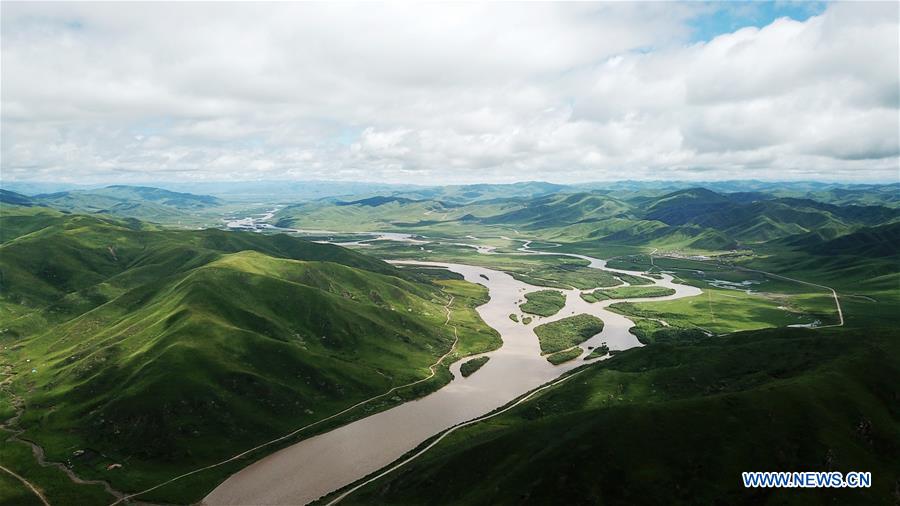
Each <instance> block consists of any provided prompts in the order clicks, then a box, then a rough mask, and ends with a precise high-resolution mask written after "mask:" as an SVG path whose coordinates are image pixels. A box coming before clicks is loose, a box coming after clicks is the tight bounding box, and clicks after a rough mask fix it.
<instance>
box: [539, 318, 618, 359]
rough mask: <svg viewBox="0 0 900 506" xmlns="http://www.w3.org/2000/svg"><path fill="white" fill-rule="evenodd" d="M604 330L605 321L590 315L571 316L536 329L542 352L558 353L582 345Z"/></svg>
mask: <svg viewBox="0 0 900 506" xmlns="http://www.w3.org/2000/svg"><path fill="white" fill-rule="evenodd" d="M602 330H603V320H601V319H600V318H597V317H596V316H592V315H588V314H579V315H575V316H569V317H567V318H563V319H562V320H557V321H555V322H550V323H545V324H543V325H539V326H537V327H535V329H534V333H535V334H537V336H538V339H539V341H540V343H541V352H543V353H556V352H558V351H562V350H565V349H568V348H571V347H572V346H575V345H578V344H581V343H583V342H585V341H587V340H588V339H590V338H591V337H593V336H594V335H596V334H598V333H599V332H600V331H602Z"/></svg>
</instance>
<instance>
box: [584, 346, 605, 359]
mask: <svg viewBox="0 0 900 506" xmlns="http://www.w3.org/2000/svg"><path fill="white" fill-rule="evenodd" d="M607 353H609V346H607V345H605V344H604V345H601V346H597V347H596V348H594V349H593V350H591V352H590V353H588V355H587V356H586V357H584V359H585V360H591V359H592V358H599V357H602V356H604V355H606V354H607Z"/></svg>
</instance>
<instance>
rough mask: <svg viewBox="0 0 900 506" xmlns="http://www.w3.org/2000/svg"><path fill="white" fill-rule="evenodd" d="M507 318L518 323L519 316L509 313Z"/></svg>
mask: <svg viewBox="0 0 900 506" xmlns="http://www.w3.org/2000/svg"><path fill="white" fill-rule="evenodd" d="M509 319H510V320H512V321H514V322H516V323H519V316H518V315H516V314H515V313H509Z"/></svg>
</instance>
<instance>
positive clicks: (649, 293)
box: [581, 286, 675, 302]
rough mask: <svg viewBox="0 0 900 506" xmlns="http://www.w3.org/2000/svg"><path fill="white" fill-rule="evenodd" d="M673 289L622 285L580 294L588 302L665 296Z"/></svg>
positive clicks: (673, 291) (671, 292) (672, 291)
mask: <svg viewBox="0 0 900 506" xmlns="http://www.w3.org/2000/svg"><path fill="white" fill-rule="evenodd" d="M674 293H675V290H673V289H671V288H668V287H665V286H623V287H622V288H608V289H604V290H594V291H593V292H586V293H582V294H581V298H582V299H584V300H586V301H588V302H599V301H601V300H608V299H635V298H641V297H665V296H667V295H672V294H674Z"/></svg>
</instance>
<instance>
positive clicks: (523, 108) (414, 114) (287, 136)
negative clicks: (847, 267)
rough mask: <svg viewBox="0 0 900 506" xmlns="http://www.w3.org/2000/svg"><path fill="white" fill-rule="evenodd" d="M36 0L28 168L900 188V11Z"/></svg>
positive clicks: (53, 172)
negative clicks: (721, 15)
mask: <svg viewBox="0 0 900 506" xmlns="http://www.w3.org/2000/svg"><path fill="white" fill-rule="evenodd" d="M705 9H708V6H705V5H700V4H693V3H689V4H675V3H662V4H640V5H638V4H626V3H604V4H578V3H576V4H569V3H566V4H475V3H471V4H469V3H467V4H420V5H408V4H407V5H395V4H344V3H338V4H310V3H301V4H293V3H275V4H271V3H266V4H236V3H225V4H211V3H200V4H143V3H142V4H114V3H100V4H77V3H62V4H40V3H38V4H24V3H4V4H3V17H2V60H3V64H2V72H0V75H2V166H0V167H2V172H3V174H2V176H3V178H4V179H6V178H10V179H45V180H61V179H77V180H81V181H87V180H94V181H100V180H106V181H113V180H123V181H127V180H135V181H136V180H140V181H147V180H152V179H160V180H172V179H237V180H239V179H257V178H263V179H279V178H296V179H341V178H344V179H367V180H391V181H398V182H421V183H433V182H460V181H477V180H497V181H512V180H523V179H543V180H554V181H577V180H601V179H622V178H656V177H677V178H705V179H710V178H768V179H792V178H796V179H808V178H816V179H847V180H848V179H859V180H896V179H897V177H898V170H900V169H898V163H900V162H898V150H900V147H898V138H900V119H898V118H900V116H898V108H900V104H898V102H900V83H898V75H900V69H898V62H900V55H898V42H897V41H898V37H900V33H898V23H900V21H898V17H900V13H898V9H900V6H898V4H896V3H885V4H857V3H852V4H843V3H841V4H834V5H831V6H829V8H828V9H827V10H826V11H825V12H824V13H823V14H822V15H820V16H816V17H812V18H810V19H808V20H806V21H802V22H801V21H793V20H790V19H786V18H785V19H780V20H776V21H775V22H773V23H771V24H770V25H768V26H765V27H762V28H753V27H750V28H743V29H740V30H737V31H736V32H734V33H727V34H723V35H721V36H719V37H717V38H715V39H713V40H711V41H709V42H702V43H690V42H688V35H689V30H688V28H687V27H688V22H689V21H690V20H691V19H692V17H694V16H696V15H698V12H701V11H703V10H705Z"/></svg>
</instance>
